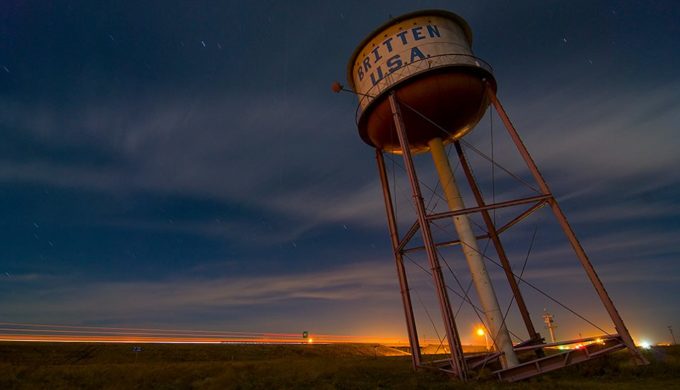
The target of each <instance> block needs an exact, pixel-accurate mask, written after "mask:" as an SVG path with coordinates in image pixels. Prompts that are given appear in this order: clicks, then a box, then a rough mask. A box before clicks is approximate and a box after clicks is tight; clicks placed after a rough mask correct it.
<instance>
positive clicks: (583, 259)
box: [486, 84, 649, 364]
mask: <svg viewBox="0 0 680 390" xmlns="http://www.w3.org/2000/svg"><path fill="white" fill-rule="evenodd" d="M486 94H487V96H488V97H489V99H490V100H491V103H492V104H493V106H494V107H495V108H496V112H498V115H499V116H500V118H501V120H502V121H503V125H505V128H506V129H507V131H508V133H509V134H510V137H511V138H512V141H513V142H514V143H515V146H516V147H517V150H518V151H519V154H520V155H521V156H522V159H524V162H525V163H526V164H527V167H528V168H529V170H530V171H531V174H532V176H533V177H534V180H536V182H537V183H538V186H539V187H540V189H541V192H542V193H543V194H545V195H550V196H551V198H550V200H549V203H550V208H551V209H552V212H553V214H554V215H555V218H556V219H557V221H558V222H559V224H560V227H561V228H562V231H563V232H564V234H565V235H566V236H567V239H568V240H569V243H570V244H571V247H572V248H573V250H574V252H575V253H576V257H578V259H579V261H580V263H581V266H582V267H583V269H584V270H585V272H586V274H587V275H588V278H589V279H590V282H591V283H592V284H593V287H595V291H597V295H598V296H599V297H600V300H601V301H602V304H603V305H604V307H605V309H606V310H607V312H608V313H609V317H610V318H611V319H612V322H613V323H614V327H615V328H616V332H617V333H618V335H619V336H620V337H621V340H622V341H623V343H624V344H625V345H626V347H627V348H628V349H629V350H630V352H631V353H632V355H633V358H634V359H635V361H636V363H637V364H649V362H648V361H647V359H645V358H644V356H642V354H641V353H640V351H639V350H638V349H637V348H636V347H635V342H634V341H633V338H632V337H631V335H630V333H629V332H628V328H626V325H625V324H624V323H623V319H622V318H621V316H620V315H619V312H618V311H617V310H616V306H614V302H613V301H612V299H611V298H610V297H609V294H608V293H607V290H605V288H604V285H603V284H602V281H601V280H600V278H599V276H598V275H597V273H596V272H595V268H593V265H592V263H591V262H590V260H589V259H588V255H587V254H586V252H585V250H584V249H583V247H582V246H581V243H580V242H579V241H578V239H577V238H576V234H575V233H574V230H573V229H572V228H571V226H570V225H569V221H567V217H566V216H565V215H564V212H562V209H561V208H560V206H559V205H558V204H557V200H555V198H554V197H553V196H552V193H551V192H550V188H549V187H548V184H547V183H546V181H545V179H543V176H542V175H541V172H540V171H539V170H538V167H537V166H536V163H535V162H534V160H533V158H532V157H531V155H530V154H529V151H528V150H527V148H526V146H525V145H524V143H523V142H522V139H521V138H520V137H519V134H518V133H517V130H516V129H515V127H514V126H513V125H512V122H510V118H509V117H508V115H507V113H506V112H505V110H504V109H503V106H502V105H501V103H500V101H499V100H498V97H497V96H496V93H495V92H494V91H493V89H492V88H490V87H489V85H488V84H487V87H486Z"/></svg>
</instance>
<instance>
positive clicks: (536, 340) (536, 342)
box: [376, 87, 647, 381]
mask: <svg viewBox="0 0 680 390" xmlns="http://www.w3.org/2000/svg"><path fill="white" fill-rule="evenodd" d="M486 93H487V96H488V98H489V100H490V101H491V104H492V105H493V106H494V108H495V109H496V112H497V113H498V115H499V116H500V118H501V120H502V122H503V124H504V126H505V128H506V130H507V131H508V133H509V134H510V137H511V139H512V141H513V143H514V144H515V146H516V148H517V150H518V152H519V154H520V155H521V157H522V158H523V160H524V162H525V164H526V165H527V167H528V169H529V171H530V172H531V174H532V176H533V178H534V180H535V181H536V183H537V184H538V187H539V189H540V194H539V195H536V196H531V197H525V198H519V199H513V200H509V201H504V202H497V203H491V204H487V203H485V201H484V197H483V195H482V193H481V191H480V189H479V187H478V186H477V183H476V181H475V179H474V176H473V175H472V171H471V168H470V165H469V164H468V161H467V159H466V157H465V154H464V152H463V149H462V148H461V145H460V143H459V142H458V141H455V142H454V146H455V148H456V152H457V154H458V158H459V160H460V163H461V166H462V168H463V172H464V174H465V177H466V179H467V182H468V184H469V186H470V189H471V190H472V193H473V195H474V197H475V201H476V204H477V205H476V206H475V207H466V208H464V209H461V210H456V211H447V212H441V213H433V214H428V213H427V210H426V208H425V203H424V200H423V196H422V192H421V189H420V182H419V180H418V177H417V174H416V169H415V166H414V163H413V158H412V155H411V151H410V148H409V143H408V138H407V136H406V134H407V132H406V128H405V124H404V121H403V117H402V113H401V106H400V104H399V102H398V100H397V98H396V95H395V94H394V93H393V92H392V93H390V94H389V102H390V107H391V109H392V116H393V120H394V126H395V130H396V134H397V136H398V137H399V142H400V146H401V150H402V157H403V160H404V167H405V170H406V174H407V176H408V178H409V183H410V190H411V195H412V198H413V203H414V206H415V209H416V217H417V220H416V221H415V222H414V223H413V224H412V225H411V227H410V228H409V229H408V231H407V232H406V233H405V234H404V235H403V236H400V235H399V232H398V229H397V219H396V215H395V212H394V207H393V204H392V194H391V193H390V184H389V179H388V175H387V170H386V167H385V161H384V156H383V151H381V150H376V160H377V165H378V171H379V175H380V181H381V184H382V190H383V197H384V201H385V209H386V214H387V220H388V228H389V231H390V238H391V243H392V249H393V254H394V258H395V262H396V268H397V275H398V278H399V285H400V290H401V297H402V303H403V305H404V314H405V317H406V325H407V331H408V336H409V343H410V347H411V351H412V363H413V367H414V368H436V369H439V370H442V371H444V372H447V373H449V374H451V375H453V376H455V377H457V378H459V379H461V380H463V381H465V380H467V378H468V376H469V374H470V371H471V370H474V369H476V368H479V367H482V366H486V365H487V364H489V363H492V362H494V361H497V360H498V359H499V358H500V357H501V355H502V354H501V353H498V352H493V353H484V354H476V355H468V356H465V355H463V350H462V346H461V342H460V336H459V334H458V330H457V328H456V322H455V318H454V315H453V312H452V309H451V303H450V301H449V296H448V292H447V286H446V284H445V283H446V282H445V279H444V277H443V275H442V271H441V265H440V262H439V257H438V254H437V248H439V247H444V246H451V245H459V244H460V240H450V241H444V242H435V241H434V238H433V236H432V232H431V226H430V224H431V223H432V222H434V221H437V220H440V219H443V218H451V217H455V216H459V215H465V214H474V213H479V214H481V216H482V218H483V220H484V225H485V227H486V232H485V233H484V234H482V235H479V236H477V238H478V239H490V240H491V241H492V243H493V245H494V248H495V250H496V253H497V254H498V256H499V260H500V263H501V265H502V267H503V270H504V272H505V275H506V279H507V281H508V283H509V285H510V288H511V290H512V294H513V296H514V301H515V304H516V305H517V308H518V310H519V312H520V314H521V316H522V319H523V322H524V325H525V327H526V330H527V334H528V339H527V340H526V341H524V342H523V343H521V344H518V345H515V346H514V348H513V349H514V350H515V351H516V352H517V353H520V352H524V354H525V356H524V357H523V359H522V362H521V364H520V365H518V366H516V367H513V368H508V369H501V370H498V371H495V372H494V375H496V376H497V377H498V379H500V380H504V381H516V380H521V379H525V378H529V377H532V376H535V375H538V374H541V373H544V372H548V371H552V370H556V369H559V368H561V367H566V366H569V365H572V364H576V363H580V362H583V361H586V360H589V359H592V358H595V357H598V356H601V355H604V354H607V353H609V352H612V351H615V350H619V349H623V348H627V349H628V350H629V351H630V352H631V354H632V356H633V358H634V359H635V361H636V362H637V363H638V364H646V363H647V361H646V360H645V358H644V357H643V356H642V355H641V354H640V352H639V351H638V350H637V348H636V347H635V345H634V343H633V339H632V337H631V336H630V333H629V332H628V329H627V328H626V326H625V324H624V323H623V320H622V319H621V317H620V315H619V314H618V311H617V310H616V308H615V306H614V304H613V302H612V300H611V298H610V297H609V295H608V294H607V292H606V290H605V288H604V286H603V284H602V282H601V281H600V279H599V277H598V276H597V273H596V272H595V269H594V268H593V266H592V264H591V263H590V260H589V259H588V257H587V255H586V253H585V251H584V250H583V248H582V247H581V244H580V243H579V241H578V240H577V238H576V235H575V234H574V232H573V230H572V228H571V226H570V225H569V223H568V221H567V219H566V217H565V215H564V213H563V212H562V210H561V209H560V207H559V205H558V204H557V201H556V200H555V197H554V196H553V195H552V193H551V192H550V189H549V187H548V185H547V183H546V182H545V180H544V179H543V177H542V175H541V174H540V172H539V170H538V167H537V166H536V164H535V163H534V161H533V159H532V158H531V155H530V154H529V152H528V150H527V149H526V147H525V146H524V143H523V142H522V140H521V139H520V137H519V134H518V133H517V131H516V130H515V128H514V126H513V125H512V123H511V122H510V119H509V118H508V116H507V114H506V112H505V110H504V109H503V106H502V105H501V103H500V102H499V100H498V98H497V97H496V94H495V92H494V90H493V88H490V87H487V89H486ZM522 205H528V208H526V209H524V210H523V211H521V212H520V213H519V214H517V215H516V216H515V217H514V218H512V219H511V220H510V221H509V222H506V223H505V224H504V225H502V226H498V227H497V226H496V225H495V223H494V221H493V219H492V218H491V216H490V214H489V211H491V210H496V209H502V208H508V207H515V206H522ZM546 205H548V206H549V207H550V209H551V211H552V212H553V214H554V216H555V218H556V219H557V221H558V223H559V225H560V227H561V228H562V230H563V232H564V234H565V236H566V237H567V239H568V241H569V243H570V244H571V246H572V249H573V250H574V252H575V254H576V257H577V258H578V260H579V262H580V263H581V265H582V267H583V268H584V270H585V271H586V274H587V276H588V278H589V280H590V282H591V283H592V285H593V287H594V288H595V290H596V292H597V294H598V296H599V298H600V300H601V301H602V304H603V305H604V307H605V309H606V311H607V313H608V314H609V316H610V318H611V320H612V322H613V323H614V326H615V328H616V332H617V334H615V335H604V336H602V337H601V338H599V339H601V340H603V341H600V342H598V343H592V344H586V345H585V346H583V347H582V348H579V349H573V350H568V351H559V352H556V351H553V350H551V347H555V346H557V345H567V344H571V343H576V342H579V340H571V341H568V342H562V343H556V344H545V343H544V342H543V339H542V338H541V336H540V334H539V333H538V332H537V331H536V330H535V328H534V325H533V323H532V322H531V318H530V315H529V310H528V308H527V307H526V304H525V302H524V299H523V297H522V293H521V291H520V289H519V286H518V284H517V279H516V275H515V274H514V273H513V271H512V268H511V266H510V262H509V260H508V258H507V256H506V254H505V250H504V249H503V243H502V241H501V238H500V237H501V234H502V233H504V232H505V231H507V230H508V229H510V228H511V227H513V226H514V225H516V224H517V223H519V222H520V221H522V220H524V219H525V218H527V217H528V216H529V215H531V214H532V213H533V212H535V211H537V210H539V209H540V208H542V207H543V206H546ZM418 232H420V233H421V238H422V242H423V244H422V245H420V246H413V247H408V244H409V243H410V242H411V240H412V239H413V238H414V237H415V236H416V234H417V233H418ZM421 250H424V251H425V252H426V254H427V258H428V262H429V265H430V271H431V274H432V278H433V283H434V287H435V292H436V294H437V298H438V301H439V308H440V312H441V316H442V321H443V324H444V328H445V331H446V340H447V341H448V345H449V346H450V348H449V356H448V357H447V358H446V359H444V360H440V361H436V362H431V363H428V364H425V363H423V361H422V357H421V353H420V345H419V342H418V332H417V329H416V320H415V317H414V313H413V306H412V303H411V294H410V289H409V286H408V277H407V273H406V269H405V267H404V254H406V253H409V252H413V251H421ZM589 340H590V339H582V340H580V341H581V342H586V341H589ZM526 352H529V356H530V357H528V358H527V356H526ZM531 352H533V353H531Z"/></svg>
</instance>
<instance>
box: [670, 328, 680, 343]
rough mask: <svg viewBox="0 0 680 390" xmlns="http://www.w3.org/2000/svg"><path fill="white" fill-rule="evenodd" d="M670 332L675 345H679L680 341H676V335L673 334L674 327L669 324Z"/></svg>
mask: <svg viewBox="0 0 680 390" xmlns="http://www.w3.org/2000/svg"><path fill="white" fill-rule="evenodd" d="M668 332H670V334H671V340H673V345H677V344H678V343H677V342H676V341H675V335H674V334H673V327H672V326H670V325H668Z"/></svg>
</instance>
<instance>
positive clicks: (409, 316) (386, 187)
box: [375, 149, 421, 369]
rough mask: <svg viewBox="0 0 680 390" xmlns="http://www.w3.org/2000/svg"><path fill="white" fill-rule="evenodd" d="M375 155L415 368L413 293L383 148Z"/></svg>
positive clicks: (417, 353) (417, 354)
mask: <svg viewBox="0 0 680 390" xmlns="http://www.w3.org/2000/svg"><path fill="white" fill-rule="evenodd" d="M375 157H376V160H377V162H378V173H379V174H380V184H381V185H382V191H383V198H384V201H385V211H386V212H387V226H388V228H389V229H390V239H391V242H392V253H393V254H394V260H395V262H396V264H397V275H398V276H399V288H400V290H401V301H402V303H403V305H404V314H405V316H406V328H407V331H408V341H409V345H410V346H411V362H412V363H413V369H417V368H418V367H419V366H420V361H421V355H420V344H419V342H418V331H417V329H416V321H415V318H414V316H413V306H412V305H411V295H410V294H411V293H410V290H409V287H408V280H407V278H406V269H405V268H404V257H403V255H402V252H401V251H400V250H399V231H398V230H397V220H396V217H395V215H394V206H393V205H392V195H391V194H390V184H389V181H388V180H387V170H386V169H385V158H384V157H383V152H382V151H381V150H378V149H376V150H375Z"/></svg>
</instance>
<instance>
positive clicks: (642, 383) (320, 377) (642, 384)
mask: <svg viewBox="0 0 680 390" xmlns="http://www.w3.org/2000/svg"><path fill="white" fill-rule="evenodd" d="M134 346H139V347H141V348H142V350H141V351H140V352H134V351H133V347H134ZM390 355H399V353H398V352H396V351H394V350H393V349H390V348H386V347H381V346H374V345H231V344H223V345H196V344H175V345H172V344H143V345H132V344H82V343H22V342H6V343H0V389H24V388H44V389H72V388H104V389H193V388H196V389H280V388H307V389H412V388H422V389H446V388H455V389H545V388H550V389H551V390H553V389H600V388H612V389H641V388H658V389H673V388H678V389H680V347H677V346H675V347H656V348H653V349H651V350H649V351H645V355H646V356H647V358H648V359H649V360H650V361H651V362H652V364H650V365H649V366H644V367H636V366H633V365H632V364H631V363H630V361H629V359H628V356H627V355H626V353H625V352H621V353H615V354H613V355H611V356H605V357H603V358H600V359H598V360H595V361H592V362H589V363H586V364H582V365H579V366H574V367H569V368H566V369H563V370H561V371H557V372H554V373H551V374H546V375H544V376H541V377H538V378H534V379H532V380H529V381H525V382H521V383H516V384H501V383H497V382H495V381H494V380H490V379H480V380H478V381H475V382H472V383H468V384H462V383H459V382H456V381H453V380H451V379H450V378H448V377H447V376H444V375H441V374H439V373H436V372H417V373H416V372H413V371H412V370H411V366H410V357H409V356H390Z"/></svg>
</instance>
